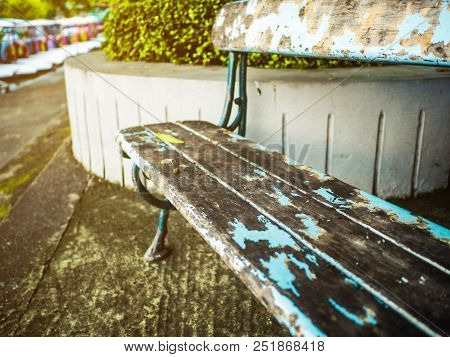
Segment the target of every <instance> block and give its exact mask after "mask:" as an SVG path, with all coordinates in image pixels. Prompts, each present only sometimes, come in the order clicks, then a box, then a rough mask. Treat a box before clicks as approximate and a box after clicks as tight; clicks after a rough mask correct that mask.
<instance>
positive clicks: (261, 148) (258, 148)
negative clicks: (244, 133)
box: [250, 143, 270, 151]
mask: <svg viewBox="0 0 450 357" xmlns="http://www.w3.org/2000/svg"><path fill="white" fill-rule="evenodd" d="M250 146H251V147H252V148H254V149H257V150H261V151H270V150H269V149H267V148H266V147H265V146H262V145H261V144H256V143H254V144H251V145H250Z"/></svg>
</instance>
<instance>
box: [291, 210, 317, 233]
mask: <svg viewBox="0 0 450 357" xmlns="http://www.w3.org/2000/svg"><path fill="white" fill-rule="evenodd" d="M295 217H297V218H300V219H301V221H302V223H303V224H304V225H305V227H306V229H300V231H302V232H303V233H306V234H307V235H308V236H310V237H311V238H314V239H318V238H319V236H320V228H319V227H318V226H317V225H316V223H315V222H314V220H313V219H312V218H311V217H309V216H307V215H306V214H304V213H297V214H296V215H295Z"/></svg>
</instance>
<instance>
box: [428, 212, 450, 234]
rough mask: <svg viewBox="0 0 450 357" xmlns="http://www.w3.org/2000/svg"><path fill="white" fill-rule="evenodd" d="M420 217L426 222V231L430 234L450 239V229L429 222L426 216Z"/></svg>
mask: <svg viewBox="0 0 450 357" xmlns="http://www.w3.org/2000/svg"><path fill="white" fill-rule="evenodd" d="M421 219H422V220H423V221H424V222H425V223H426V224H427V231H428V232H430V234H431V235H433V236H434V237H436V238H439V239H450V229H447V228H445V227H442V226H440V225H439V224H436V223H434V222H431V221H430V220H428V219H426V218H422V217H421Z"/></svg>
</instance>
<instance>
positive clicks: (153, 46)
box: [103, 0, 353, 68]
mask: <svg viewBox="0 0 450 357" xmlns="http://www.w3.org/2000/svg"><path fill="white" fill-rule="evenodd" d="M227 2H229V1H227V0H175V1H167V0H138V1H130V0H119V1H116V2H113V5H112V8H111V12H110V14H109V15H108V17H107V19H106V20H105V29H104V36H105V39H106V41H105V44H104V47H103V50H104V52H105V53H106V54H107V55H108V57H109V59H111V60H122V61H148V62H171V63H175V64H202V65H222V64H225V63H226V61H227V56H228V55H227V53H226V52H219V51H218V50H216V49H215V48H214V47H213V44H212V42H211V28H212V25H213V23H214V18H215V15H216V14H217V13H218V11H219V10H220V8H221V7H222V6H223V5H224V4H225V3H227ZM249 63H250V65H252V66H257V67H263V68H318V67H336V66H348V65H353V64H351V63H347V62H340V61H326V60H312V59H304V58H294V57H286V56H278V55H261V54H252V55H251V56H250V61H249Z"/></svg>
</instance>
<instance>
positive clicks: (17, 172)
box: [0, 115, 70, 221]
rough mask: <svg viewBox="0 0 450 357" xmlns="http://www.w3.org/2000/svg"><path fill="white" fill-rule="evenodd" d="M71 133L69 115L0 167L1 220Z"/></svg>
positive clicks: (56, 122) (57, 121) (60, 119)
mask: <svg viewBox="0 0 450 357" xmlns="http://www.w3.org/2000/svg"><path fill="white" fill-rule="evenodd" d="M69 134H70V128H69V127H68V122H67V117H66V115H64V116H62V117H61V118H59V120H56V121H55V124H54V125H52V126H51V127H50V128H49V129H48V131H46V132H45V133H44V134H43V135H41V136H40V137H38V138H37V139H36V140H35V141H34V142H33V143H32V144H31V145H29V146H27V147H25V149H24V150H23V151H22V152H21V154H20V155H19V156H17V157H15V158H13V159H11V160H10V161H9V162H8V163H7V164H6V165H5V166H3V167H2V168H1V169H0V221H2V220H3V219H5V218H6V217H7V216H8V214H9V212H10V210H11V207H12V206H13V205H14V203H15V202H16V201H17V200H18V199H19V197H20V196H21V195H22V194H23V192H25V190H26V189H27V187H28V186H29V185H30V184H31V183H32V182H33V180H34V179H35V178H36V176H37V175H38V174H39V173H40V172H41V171H42V169H43V168H44V167H45V166H46V165H47V163H48V162H49V161H50V160H51V158H52V157H53V155H54V154H55V152H56V150H57V149H58V147H59V146H60V145H61V143H62V142H63V141H64V139H66V138H67V137H68V136H69Z"/></svg>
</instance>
